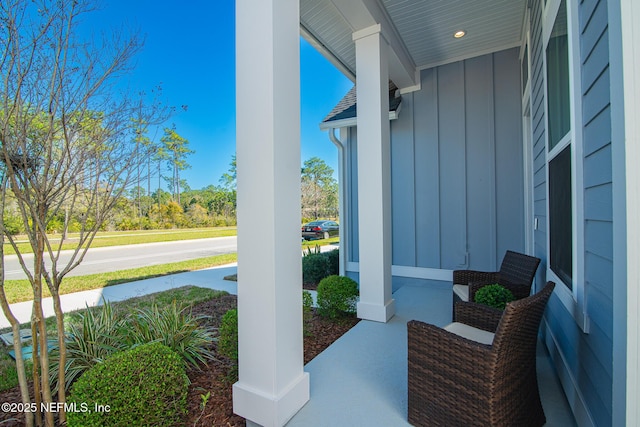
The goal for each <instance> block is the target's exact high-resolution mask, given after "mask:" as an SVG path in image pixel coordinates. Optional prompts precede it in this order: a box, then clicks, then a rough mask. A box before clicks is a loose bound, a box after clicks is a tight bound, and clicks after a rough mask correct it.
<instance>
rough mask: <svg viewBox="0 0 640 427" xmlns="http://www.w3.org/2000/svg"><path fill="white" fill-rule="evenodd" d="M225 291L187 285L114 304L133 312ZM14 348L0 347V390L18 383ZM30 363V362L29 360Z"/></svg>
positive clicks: (50, 328) (52, 329)
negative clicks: (13, 353)
mask: <svg viewBox="0 0 640 427" xmlns="http://www.w3.org/2000/svg"><path fill="white" fill-rule="evenodd" d="M226 294H227V293H226V292H224V291H215V290H212V289H206V288H199V287H196V286H185V287H182V288H177V289H170V290H168V291H164V292H157V293H154V294H149V295H143V296H140V297H135V298H131V299H128V300H126V301H120V302H114V303H112V306H113V308H114V309H116V310H127V311H130V312H133V311H135V310H138V309H144V308H149V307H151V306H153V305H157V306H158V307H164V306H168V305H169V304H171V303H172V302H173V301H187V302H188V305H189V306H192V305H194V304H198V303H201V302H204V301H209V300H211V299H213V298H216V297H219V296H221V295H226ZM84 311H85V310H78V311H74V312H71V313H66V314H65V323H67V322H70V321H73V320H74V319H78V314H79V313H82V312H84ZM45 322H46V327H47V334H48V335H49V336H51V337H52V338H55V337H56V322H55V317H49V318H47V319H46V321H45ZM22 328H30V324H29V323H27V324H24V325H22ZM10 331H11V329H9V328H7V329H3V330H1V331H0V332H1V333H5V332H10ZM10 350H13V346H1V347H0V391H4V390H8V389H10V388H13V387H15V386H17V385H18V374H17V372H16V363H15V361H14V360H13V359H12V358H11V357H10V356H9V351H10ZM28 363H30V362H28ZM27 374H28V376H29V377H31V371H30V369H27Z"/></svg>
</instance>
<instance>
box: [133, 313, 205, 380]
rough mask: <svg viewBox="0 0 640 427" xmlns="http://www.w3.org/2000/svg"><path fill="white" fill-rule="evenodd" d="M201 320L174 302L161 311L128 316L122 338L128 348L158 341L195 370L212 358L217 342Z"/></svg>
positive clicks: (200, 317)
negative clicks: (129, 317)
mask: <svg viewBox="0 0 640 427" xmlns="http://www.w3.org/2000/svg"><path fill="white" fill-rule="evenodd" d="M204 318H205V316H193V315H192V314H191V312H190V311H188V310H187V309H186V308H184V307H182V306H180V305H179V304H177V303H176V301H173V302H172V303H171V304H169V305H168V306H166V307H162V309H159V308H158V306H157V305H153V306H152V307H151V308H145V309H138V310H137V312H136V314H135V315H133V316H131V319H130V321H129V322H128V323H127V325H128V326H127V328H126V330H125V331H124V336H123V338H124V339H125V341H126V342H127V344H129V346H134V345H137V344H144V343H148V342H153V341H159V342H161V343H162V344H164V345H166V346H167V347H169V348H170V349H172V350H173V351H175V352H176V353H177V354H178V355H179V356H180V357H181V358H182V360H183V361H184V363H185V365H186V366H189V367H191V368H196V369H197V368H198V367H199V365H200V364H202V363H205V364H206V363H207V362H208V361H209V360H213V359H214V358H215V353H214V352H213V350H212V346H211V344H212V343H213V342H214V341H215V340H216V338H215V336H214V333H213V329H211V328H207V327H203V326H200V320H203V319H204Z"/></svg>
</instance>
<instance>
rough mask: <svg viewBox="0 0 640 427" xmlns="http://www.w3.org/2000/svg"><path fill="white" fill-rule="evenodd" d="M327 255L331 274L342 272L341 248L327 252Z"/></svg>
mask: <svg viewBox="0 0 640 427" xmlns="http://www.w3.org/2000/svg"><path fill="white" fill-rule="evenodd" d="M325 255H326V257H327V259H328V260H329V274H330V275H337V274H340V249H334V250H332V251H329V252H325Z"/></svg>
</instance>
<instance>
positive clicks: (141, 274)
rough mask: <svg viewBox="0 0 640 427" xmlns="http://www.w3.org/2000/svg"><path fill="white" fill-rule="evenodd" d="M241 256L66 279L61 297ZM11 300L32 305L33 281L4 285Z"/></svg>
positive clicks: (221, 256) (219, 256) (213, 264)
mask: <svg viewBox="0 0 640 427" xmlns="http://www.w3.org/2000/svg"><path fill="white" fill-rule="evenodd" d="M237 259H238V255H237V254H235V253H234V254H224V255H216V256H212V257H207V258H198V259H193V260H189V261H181V262H174V263H171V264H162V265H152V266H149V267H140V268H133V269H130V270H122V271H114V272H111V273H99V274H90V275H88V276H72V277H66V278H64V279H63V281H62V285H61V286H60V294H70V293H73V292H78V291H87V290H90V289H98V288H104V287H106V286H113V285H118V284H120V283H126V282H133V281H135V280H143V279H150V278H152V277H159V276H165V275H167V274H175V273H183V272H185V271H193V270H201V269H203V268H208V267H214V266H216V265H223V264H229V263H232V262H235V261H237ZM4 288H5V292H6V294H7V299H8V301H9V303H10V304H13V303H16V302H21V301H29V300H32V299H33V291H32V290H31V285H30V284H29V281H28V280H26V279H24V280H6V281H5V283H4ZM43 294H44V295H43V296H44V297H48V296H51V295H50V294H49V291H48V289H45V290H44V291H43Z"/></svg>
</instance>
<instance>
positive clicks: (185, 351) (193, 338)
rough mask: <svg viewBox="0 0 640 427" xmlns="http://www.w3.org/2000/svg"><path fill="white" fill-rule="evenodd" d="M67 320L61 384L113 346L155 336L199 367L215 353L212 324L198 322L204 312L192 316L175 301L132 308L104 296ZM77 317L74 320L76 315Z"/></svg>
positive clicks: (55, 356) (55, 365) (55, 364)
mask: <svg viewBox="0 0 640 427" xmlns="http://www.w3.org/2000/svg"><path fill="white" fill-rule="evenodd" d="M69 317H70V318H73V319H74V320H72V321H70V322H69V324H68V326H67V334H66V336H67V338H66V347H67V361H66V364H65V388H66V389H69V387H70V386H71V384H72V383H73V382H74V381H75V380H76V379H78V378H79V377H80V376H81V375H82V374H83V373H84V372H85V371H87V370H88V369H90V368H91V367H93V366H94V365H96V364H98V363H101V362H103V361H104V360H105V359H106V358H108V357H109V356H111V355H113V354H114V353H116V352H119V351H122V350H125V349H129V348H131V347H134V346H137V345H140V344H145V343H149V342H154V341H159V342H161V343H163V344H164V345H166V346H167V347H169V348H171V349H172V350H173V351H175V352H176V353H177V354H178V355H179V356H180V357H181V358H182V360H183V363H184V364H185V367H186V366H190V367H192V368H196V369H197V368H198V367H199V365H200V364H201V363H206V362H207V361H209V360H212V359H214V358H215V353H214V352H213V350H212V345H211V344H212V343H213V342H214V341H215V340H216V338H215V336H214V330H213V329H212V328H209V327H206V326H201V325H200V324H199V321H200V320H201V319H203V316H193V315H191V313H190V312H188V311H187V310H186V309H183V308H181V307H180V306H179V305H177V304H176V302H175V301H173V303H172V304H169V305H168V306H166V307H163V308H162V309H159V308H158V306H157V305H153V306H151V307H150V308H144V309H138V310H137V311H135V312H134V313H133V314H130V313H129V312H126V311H124V310H123V309H120V310H116V309H114V308H113V306H112V305H111V304H110V303H109V302H107V301H103V305H102V306H100V307H93V308H87V310H86V311H85V312H84V313H77V314H73V316H69ZM75 318H77V319H78V320H75ZM59 360H60V355H59V349H58V348H57V346H56V347H54V348H53V350H52V353H51V368H50V375H49V379H50V381H51V383H52V384H53V386H54V388H55V389H56V390H57V388H58V383H57V382H58V370H59V368H60V366H59Z"/></svg>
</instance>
